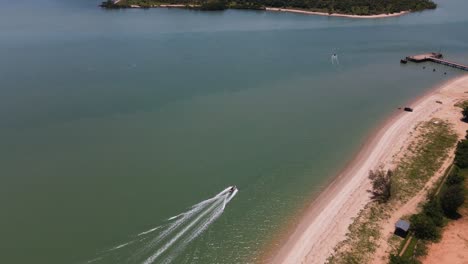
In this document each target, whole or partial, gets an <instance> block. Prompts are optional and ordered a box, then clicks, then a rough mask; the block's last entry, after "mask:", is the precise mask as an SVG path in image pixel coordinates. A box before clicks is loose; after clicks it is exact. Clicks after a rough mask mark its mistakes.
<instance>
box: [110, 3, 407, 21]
mask: <svg viewBox="0 0 468 264" xmlns="http://www.w3.org/2000/svg"><path fill="white" fill-rule="evenodd" d="M117 3H118V2H117ZM199 7H200V5H194V4H188V5H183V4H160V5H153V6H149V7H144V6H139V5H130V6H129V7H120V8H123V9H127V8H128V9H149V8H180V9H196V8H199ZM228 9H229V8H228ZM234 9H235V8H234ZM226 10H227V9H226ZM242 10H254V11H267V12H286V13H295V14H304V15H316V16H328V17H346V18H363V19H376V18H388V17H398V16H403V15H406V14H409V13H411V11H401V12H398V13H390V14H377V15H351V14H343V13H331V14H330V13H326V12H317V11H308V10H302V9H294V8H277V7H265V8H263V9H242ZM216 11H224V10H216Z"/></svg>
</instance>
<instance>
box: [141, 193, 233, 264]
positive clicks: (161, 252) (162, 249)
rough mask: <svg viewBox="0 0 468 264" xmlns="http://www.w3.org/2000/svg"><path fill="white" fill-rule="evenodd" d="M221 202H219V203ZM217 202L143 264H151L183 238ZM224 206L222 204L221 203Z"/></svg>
mask: <svg viewBox="0 0 468 264" xmlns="http://www.w3.org/2000/svg"><path fill="white" fill-rule="evenodd" d="M220 202H221V201H220ZM218 203H219V202H215V203H213V205H211V206H210V207H209V208H208V209H207V210H206V211H204V212H203V213H201V214H200V215H199V216H197V217H196V218H195V219H194V220H193V221H192V222H191V223H190V224H189V225H187V226H186V227H185V228H183V229H182V231H180V232H179V233H177V234H176V235H175V236H174V237H173V238H172V239H171V240H170V241H169V242H168V243H166V244H165V245H164V246H163V247H162V248H160V249H159V250H158V251H156V253H155V254H153V255H152V256H150V257H149V258H147V259H146V260H145V261H144V262H143V264H151V263H153V262H154V261H155V260H156V259H157V258H158V257H159V256H160V255H161V254H163V253H164V252H165V251H166V250H167V249H168V248H169V247H170V246H172V245H173V244H174V243H175V242H177V240H178V239H179V238H180V237H181V236H183V235H184V234H185V233H186V232H187V231H189V230H190V228H192V227H193V226H194V225H195V224H196V223H197V222H198V221H199V220H200V219H201V218H203V217H204V216H205V215H206V214H208V213H209V212H210V211H211V210H212V209H213V208H215V207H216V205H217V204H218ZM223 204H224V202H223Z"/></svg>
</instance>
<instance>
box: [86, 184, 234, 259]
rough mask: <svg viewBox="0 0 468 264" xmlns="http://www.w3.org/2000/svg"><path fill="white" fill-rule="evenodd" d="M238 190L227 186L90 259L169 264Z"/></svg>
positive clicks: (212, 219) (219, 213)
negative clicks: (162, 223) (184, 210)
mask: <svg viewBox="0 0 468 264" xmlns="http://www.w3.org/2000/svg"><path fill="white" fill-rule="evenodd" d="M237 192H238V190H237V189H233V188H232V187H228V188H226V189H224V190H222V191H221V192H220V193H218V194H216V195H215V196H213V197H211V198H209V199H206V200H203V201H201V202H199V203H197V204H195V205H193V206H191V207H190V208H189V209H188V210H187V211H186V212H183V213H181V214H178V215H175V216H172V217H170V218H168V219H167V220H166V221H168V223H166V224H164V225H160V226H156V227H153V228H151V229H148V230H146V231H143V232H140V233H138V234H137V235H134V236H133V237H132V238H131V239H129V240H128V241H126V242H125V243H122V244H120V245H117V246H115V247H113V248H111V249H108V250H105V251H102V252H101V253H100V254H99V255H97V256H95V258H94V259H91V260H89V261H88V262H87V263H91V262H96V263H100V262H104V261H105V262H106V263H108V262H109V261H110V263H113V261H114V263H115V261H117V262H122V260H125V259H126V260H127V262H129V263H143V264H151V263H154V262H155V261H156V260H157V262H158V263H171V262H172V261H173V260H174V259H176V258H177V257H178V255H179V254H180V253H181V252H182V251H183V250H184V249H185V248H186V247H187V245H188V244H189V243H190V242H191V241H192V240H194V239H195V238H197V237H198V236H199V235H201V234H202V233H203V232H204V231H205V230H206V229H207V228H208V227H209V226H210V225H211V224H212V223H213V222H214V221H216V219H218V218H219V217H220V216H221V215H222V214H223V212H224V209H225V208H226V205H227V204H228V203H229V202H230V201H231V200H232V198H234V196H235V195H236V194H237Z"/></svg>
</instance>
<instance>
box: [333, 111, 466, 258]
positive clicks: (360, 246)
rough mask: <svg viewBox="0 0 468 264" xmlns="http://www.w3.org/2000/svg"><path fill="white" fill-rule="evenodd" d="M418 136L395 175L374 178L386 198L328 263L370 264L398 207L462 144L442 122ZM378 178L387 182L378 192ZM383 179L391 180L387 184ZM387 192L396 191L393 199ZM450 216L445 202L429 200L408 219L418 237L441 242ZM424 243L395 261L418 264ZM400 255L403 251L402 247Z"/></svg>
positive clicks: (361, 218) (372, 206)
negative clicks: (384, 225) (416, 257)
mask: <svg viewBox="0 0 468 264" xmlns="http://www.w3.org/2000/svg"><path fill="white" fill-rule="evenodd" d="M416 134H417V135H418V136H417V138H416V140H415V141H414V142H413V143H412V144H410V145H409V146H408V147H407V149H405V150H404V151H405V152H404V155H403V157H402V158H401V159H400V161H399V163H398V166H397V167H396V168H395V170H393V171H392V172H389V171H387V172H385V171H383V170H379V171H378V172H377V173H376V172H370V173H369V178H370V179H371V181H372V182H371V183H372V186H373V189H372V190H371V193H372V194H373V195H374V196H375V192H376V190H377V193H378V194H379V196H380V195H381V194H384V193H385V194H386V195H384V196H383V197H384V198H385V199H373V202H370V203H368V204H367V205H366V206H365V208H364V209H363V210H361V212H360V213H359V215H358V216H357V217H356V218H355V219H354V221H353V223H352V224H351V225H350V227H349V232H348V234H347V238H346V240H344V241H342V242H341V243H339V244H338V246H337V247H336V248H335V253H334V254H333V255H332V256H331V257H330V258H329V259H328V263H329V264H335V263H337V264H344V263H366V262H368V261H369V260H370V258H371V257H372V254H373V252H375V250H376V249H377V242H378V240H379V239H380V237H381V235H382V234H381V224H382V223H383V222H384V221H385V220H388V219H389V218H390V216H391V214H392V212H394V211H395V210H396V209H397V208H398V207H400V206H401V205H402V204H405V203H406V202H408V201H409V200H410V199H411V198H413V197H414V196H416V195H417V194H418V193H419V192H421V191H424V187H425V186H426V184H427V183H428V181H429V180H430V179H431V177H432V176H434V175H435V174H436V172H437V171H438V170H439V169H440V168H441V167H442V164H443V162H444V161H445V159H446V157H447V155H448V152H449V151H450V149H452V148H453V147H454V145H455V144H456V140H457V136H456V134H455V132H454V131H453V130H452V128H451V127H450V125H449V124H448V123H446V122H444V121H442V120H438V119H434V120H431V121H429V122H423V123H421V124H420V125H419V126H418V127H417V129H416ZM467 150H468V148H467ZM467 153H468V152H467ZM376 174H377V175H378V176H376ZM376 178H381V180H379V182H380V183H378V184H377V186H379V187H378V188H377V189H376V188H375V187H377V186H376V184H375V181H374V180H372V179H376ZM382 179H385V180H384V181H382ZM382 182H383V183H382ZM387 190H390V191H389V194H388V193H387ZM444 192H445V191H444ZM380 197H382V196H380ZM383 201H385V202H383ZM444 215H445V214H444V212H443V211H442V209H441V203H440V201H439V200H429V202H428V203H427V205H425V206H424V210H423V213H421V214H420V215H418V216H414V217H408V218H410V219H409V220H410V221H411V223H412V232H413V233H414V232H417V234H418V237H421V238H424V239H428V240H430V241H433V240H436V239H438V238H439V237H440V227H439V226H440V225H442V224H443V222H444V221H445V216H444ZM421 241H423V240H422V239H421V240H419V239H414V240H413V241H410V242H411V243H410V247H412V249H413V251H412V254H411V256H412V257H411V258H409V257H408V258H404V257H400V256H398V255H396V254H395V255H393V256H391V259H390V262H391V263H401V264H403V263H404V264H408V263H417V262H414V261H415V260H414V258H413V256H414V254H419V255H424V254H425V251H426V250H425V247H426V245H425V243H422V242H421ZM396 243H398V244H399V243H402V242H401V239H400V240H396ZM396 250H398V252H399V251H400V250H399V248H397V249H396ZM415 252H416V253H415Z"/></svg>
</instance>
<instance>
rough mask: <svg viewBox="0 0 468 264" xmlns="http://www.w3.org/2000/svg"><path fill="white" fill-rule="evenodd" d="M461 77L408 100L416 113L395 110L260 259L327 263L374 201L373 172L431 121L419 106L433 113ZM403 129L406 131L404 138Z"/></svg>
mask: <svg viewBox="0 0 468 264" xmlns="http://www.w3.org/2000/svg"><path fill="white" fill-rule="evenodd" d="M460 80H464V81H467V82H468V75H462V76H458V77H454V78H452V79H450V80H447V81H444V82H442V83H440V84H437V85H434V86H433V87H432V88H431V89H429V90H428V91H427V92H425V93H424V94H422V95H420V96H418V97H416V98H414V99H412V100H409V101H408V103H407V105H410V106H412V107H414V108H415V110H416V111H415V112H416V113H407V112H404V111H403V110H400V111H397V110H395V111H393V112H392V113H390V114H389V116H388V117H387V118H385V119H384V120H383V121H382V122H381V123H380V124H378V125H377V126H376V127H375V129H373V130H371V131H370V133H369V136H367V139H366V140H364V143H363V144H362V145H361V147H360V148H359V150H358V151H357V153H356V154H355V156H354V157H352V158H351V159H350V161H348V162H347V163H346V165H345V167H344V168H343V169H342V170H341V171H340V172H339V173H338V174H336V176H335V177H334V178H332V179H331V180H330V181H329V182H328V184H327V186H326V187H325V188H324V189H323V190H321V191H320V193H319V194H317V195H315V196H314V197H313V198H312V202H310V203H309V204H308V205H305V206H304V208H305V209H304V211H303V212H302V213H301V214H300V215H299V221H297V222H295V224H296V225H294V226H292V225H291V227H289V228H288V230H286V231H285V232H284V234H281V235H280V236H278V237H281V240H282V241H283V242H282V243H274V242H275V241H273V243H274V245H272V244H270V246H267V248H266V250H265V251H264V252H263V253H262V255H261V257H260V260H261V262H262V263H263V262H268V263H324V262H325V261H326V259H327V258H328V257H329V256H330V255H331V254H332V253H333V250H334V248H335V246H336V245H337V244H338V243H339V242H340V241H342V240H344V239H345V238H346V233H347V232H348V226H349V225H350V224H351V223H352V221H353V217H355V216H356V215H357V214H358V213H359V211H360V210H361V209H363V208H364V206H365V205H366V204H368V202H369V201H370V197H369V194H368V192H367V190H369V189H370V183H369V181H368V178H367V176H368V171H369V170H371V169H372V170H374V169H377V168H378V167H379V166H381V165H383V164H384V163H387V164H388V163H389V161H390V160H391V159H390V158H391V157H392V155H393V154H394V153H393V152H392V151H389V150H392V148H393V149H395V147H396V148H398V147H399V148H403V147H404V146H405V140H406V139H408V138H409V136H408V135H407V134H409V133H408V132H411V130H410V128H412V127H413V125H414V124H415V123H417V122H419V121H422V120H425V119H424V118H419V119H422V120H418V117H419V114H418V111H417V110H418V108H419V107H421V108H422V106H426V108H427V109H425V110H426V113H425V114H426V117H429V116H430V115H431V114H432V113H433V112H432V109H431V108H429V107H430V106H431V105H429V104H430V103H431V102H432V99H433V97H434V96H435V95H437V94H438V93H439V92H440V91H441V90H443V89H444V88H446V87H450V85H451V84H454V83H456V82H458V81H460ZM415 121H417V122H415ZM402 130H403V131H404V132H406V133H405V135H403V136H402V134H401V132H402ZM405 136H406V137H405ZM276 242H277V241H276Z"/></svg>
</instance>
